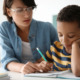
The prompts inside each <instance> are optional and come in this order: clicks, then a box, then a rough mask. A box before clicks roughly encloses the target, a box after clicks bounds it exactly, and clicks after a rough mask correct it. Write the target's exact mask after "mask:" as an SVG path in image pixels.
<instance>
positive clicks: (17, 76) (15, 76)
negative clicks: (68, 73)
mask: <svg viewBox="0 0 80 80" xmlns="http://www.w3.org/2000/svg"><path fill="white" fill-rule="evenodd" d="M8 74H9V76H10V77H11V78H10V80H69V79H59V78H38V77H24V75H23V74H21V73H17V72H10V71H9V72H8Z"/></svg>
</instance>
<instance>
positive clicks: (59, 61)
mask: <svg viewBox="0 0 80 80" xmlns="http://www.w3.org/2000/svg"><path fill="white" fill-rule="evenodd" d="M52 58H53V60H54V61H56V62H58V63H60V64H62V65H67V64H71V62H69V61H61V60H60V59H58V58H56V57H55V56H53V55H52Z"/></svg>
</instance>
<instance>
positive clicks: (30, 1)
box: [3, 0, 36, 22]
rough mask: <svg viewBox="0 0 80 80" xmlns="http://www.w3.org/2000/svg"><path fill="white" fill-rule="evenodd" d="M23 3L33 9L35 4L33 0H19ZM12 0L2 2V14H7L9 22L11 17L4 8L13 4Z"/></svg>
mask: <svg viewBox="0 0 80 80" xmlns="http://www.w3.org/2000/svg"><path fill="white" fill-rule="evenodd" d="M21 1H22V2H23V3H24V5H26V6H28V7H31V6H32V7H33V9H34V8H35V7H36V4H35V1H34V0H21ZM13 2H14V0H4V3H3V14H4V15H5V16H7V19H8V21H9V22H12V17H10V16H8V14H7V10H6V8H9V9H10V8H11V6H12V4H13Z"/></svg>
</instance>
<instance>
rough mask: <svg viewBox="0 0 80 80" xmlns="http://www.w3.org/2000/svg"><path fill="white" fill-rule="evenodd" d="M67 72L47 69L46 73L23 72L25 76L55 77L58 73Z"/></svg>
mask: <svg viewBox="0 0 80 80" xmlns="http://www.w3.org/2000/svg"><path fill="white" fill-rule="evenodd" d="M67 72H69V71H68V70H67V71H56V72H54V71H49V72H48V73H31V74H25V75H24V76H25V77H54V78H55V77H57V76H58V75H59V74H64V73H67Z"/></svg>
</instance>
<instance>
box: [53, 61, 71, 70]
mask: <svg viewBox="0 0 80 80" xmlns="http://www.w3.org/2000/svg"><path fill="white" fill-rule="evenodd" d="M54 65H55V66H56V67H57V68H58V70H59V71H65V70H70V69H71V68H61V67H59V66H57V65H56V63H55V62H54Z"/></svg>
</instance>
